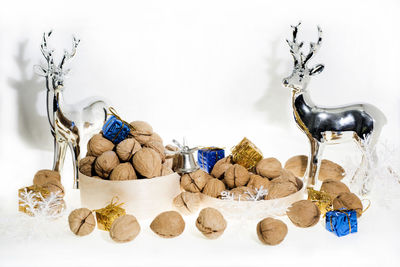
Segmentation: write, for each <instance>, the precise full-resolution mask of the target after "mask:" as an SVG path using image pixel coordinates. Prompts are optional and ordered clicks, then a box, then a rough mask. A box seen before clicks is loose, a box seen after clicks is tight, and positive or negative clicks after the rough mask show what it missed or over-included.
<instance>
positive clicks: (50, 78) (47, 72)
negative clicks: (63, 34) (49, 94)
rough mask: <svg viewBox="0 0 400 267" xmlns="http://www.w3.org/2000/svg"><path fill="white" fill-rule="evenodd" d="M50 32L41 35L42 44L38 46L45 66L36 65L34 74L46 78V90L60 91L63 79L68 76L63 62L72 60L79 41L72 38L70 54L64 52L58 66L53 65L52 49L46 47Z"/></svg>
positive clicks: (67, 70)
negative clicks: (44, 60)
mask: <svg viewBox="0 0 400 267" xmlns="http://www.w3.org/2000/svg"><path fill="white" fill-rule="evenodd" d="M51 33H52V31H50V32H48V33H43V40H42V44H41V45H40V51H41V52H42V54H43V56H44V58H45V59H46V61H47V65H46V66H41V65H36V66H35V68H36V69H35V70H36V73H37V74H39V75H40V76H43V77H46V86H47V90H56V89H62V88H63V86H64V78H65V76H66V75H67V74H68V72H69V69H64V64H65V62H66V61H67V60H68V59H70V58H72V57H73V56H74V55H75V54H76V48H77V47H78V44H79V42H80V40H79V39H76V38H75V37H73V39H72V50H71V52H68V51H66V50H65V51H64V55H63V57H62V59H61V61H60V63H59V64H56V63H54V58H53V56H54V49H50V48H49V47H48V46H47V42H48V38H49V37H50V35H51Z"/></svg>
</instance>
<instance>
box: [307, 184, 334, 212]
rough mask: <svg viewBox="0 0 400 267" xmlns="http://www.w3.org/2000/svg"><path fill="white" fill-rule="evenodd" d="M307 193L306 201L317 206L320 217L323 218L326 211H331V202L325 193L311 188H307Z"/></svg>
mask: <svg viewBox="0 0 400 267" xmlns="http://www.w3.org/2000/svg"><path fill="white" fill-rule="evenodd" d="M307 191H308V199H309V200H311V201H312V202H313V203H315V204H316V205H317V206H318V208H319V210H320V211H321V215H322V216H325V214H326V213H327V212H328V211H330V210H332V200H331V198H330V196H329V195H328V194H327V193H325V192H321V191H317V190H314V189H312V188H307Z"/></svg>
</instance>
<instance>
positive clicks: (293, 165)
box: [285, 155, 308, 177]
mask: <svg viewBox="0 0 400 267" xmlns="http://www.w3.org/2000/svg"><path fill="white" fill-rule="evenodd" d="M307 161H308V157H307V156H305V155H298V156H294V157H291V158H290V159H288V160H287V161H286V163H285V169H286V170H288V171H291V172H292V173H293V174H294V175H295V176H296V177H303V176H304V173H305V172H306V169H307Z"/></svg>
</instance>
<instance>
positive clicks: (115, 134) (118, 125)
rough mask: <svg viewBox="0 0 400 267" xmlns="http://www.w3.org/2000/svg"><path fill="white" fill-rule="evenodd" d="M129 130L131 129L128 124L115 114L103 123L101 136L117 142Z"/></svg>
mask: <svg viewBox="0 0 400 267" xmlns="http://www.w3.org/2000/svg"><path fill="white" fill-rule="evenodd" d="M130 131H131V129H130V128H129V127H128V125H126V123H124V122H122V121H121V120H119V119H117V118H116V117H115V116H111V117H110V118H109V119H108V120H107V121H106V123H104V125H103V136H104V137H105V138H107V139H108V140H110V141H111V142H113V143H114V144H118V143H119V142H121V141H122V140H124V139H125V138H126V137H127V136H128V134H129V133H130Z"/></svg>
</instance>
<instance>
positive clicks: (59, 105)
mask: <svg viewBox="0 0 400 267" xmlns="http://www.w3.org/2000/svg"><path fill="white" fill-rule="evenodd" d="M51 33H52V32H51V31H50V32H49V33H44V34H43V41H42V44H41V46H40V50H41V52H42V54H43V56H44V58H45V59H46V62H47V65H46V66H39V65H37V66H35V67H36V72H37V73H38V74H39V75H41V76H43V77H45V78H46V88H47V117H48V120H49V123H50V129H51V133H52V135H53V137H54V162H53V170H55V171H58V172H61V170H62V167H63V165H64V159H65V154H66V151H67V148H68V147H69V148H70V150H71V153H72V161H73V167H74V188H79V180H78V162H79V160H80V145H79V144H80V141H81V139H82V137H83V136H85V135H89V134H93V133H94V132H96V131H98V130H99V129H101V127H102V125H103V124H104V122H105V120H106V117H107V109H106V108H107V106H106V103H105V102H104V101H102V100H100V99H98V100H94V99H92V100H84V101H83V102H81V103H78V104H76V105H67V104H65V103H64V101H63V89H64V77H65V75H66V74H67V73H68V72H69V69H64V67H65V66H64V65H65V63H66V62H67V61H68V60H69V59H71V58H72V57H73V56H74V55H75V53H76V48H77V46H78V44H79V41H80V40H78V39H76V38H75V37H74V38H73V42H72V51H71V52H70V53H69V52H67V51H64V55H63V57H62V59H61V61H60V63H59V64H56V63H54V58H53V56H54V50H53V49H50V48H49V47H48V46H47V43H48V38H49V37H50V35H51Z"/></svg>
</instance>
